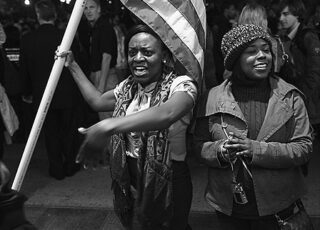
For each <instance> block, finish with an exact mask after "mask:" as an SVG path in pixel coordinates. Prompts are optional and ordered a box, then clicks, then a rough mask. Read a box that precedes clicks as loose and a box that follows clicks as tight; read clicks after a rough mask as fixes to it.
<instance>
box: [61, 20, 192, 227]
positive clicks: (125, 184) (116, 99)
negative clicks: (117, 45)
mask: <svg viewBox="0 0 320 230" xmlns="http://www.w3.org/2000/svg"><path fill="white" fill-rule="evenodd" d="M126 52H127V54H128V64H129V68H130V71H131V75H130V76H129V77H128V78H127V79H125V80H124V81H122V82H121V83H120V84H119V85H118V86H116V88H115V89H113V90H110V91H108V92H105V93H101V92H99V91H98V90H97V89H96V88H95V87H94V86H93V85H92V84H91V83H90V81H89V80H88V79H87V77H86V76H85V75H84V73H83V72H82V71H81V69H80V67H79V65H78V64H77V63H76V62H75V61H74V60H73V58H72V55H67V60H66V66H68V68H69V70H70V72H71V73H72V75H73V78H74V80H75V82H76V83H77V85H78V86H79V88H80V91H81V92H82V95H83V96H84V98H85V99H86V101H87V102H88V103H89V104H90V105H91V107H92V108H93V109H95V110H96V111H114V112H113V117H112V118H108V119H105V120H102V121H100V122H98V123H97V124H95V125H93V126H91V127H89V128H80V129H79V132H80V133H82V134H83V135H85V139H84V142H83V144H82V147H81V149H80V151H79V154H78V157H77V160H78V161H79V162H81V163H82V164H83V166H84V167H85V168H87V167H96V166H97V165H98V163H99V162H100V160H101V158H102V156H103V152H104V150H105V148H106V140H107V138H108V137H110V136H111V139H112V150H111V152H112V154H111V158H110V169H111V177H112V181H113V182H112V189H113V192H114V208H115V211H116V213H117V214H118V216H119V218H120V220H121V222H122V224H123V225H124V226H125V227H126V228H127V229H152V230H154V229H155V230H156V229H174V230H180V229H181V230H185V229H190V227H189V226H188V215H189V211H190V207H191V200H192V183H191V177H190V173H189V169H188V166H187V164H186V162H185V158H186V130H187V127H188V125H189V123H190V120H191V117H192V109H193V107H194V105H195V101H196V98H197V86H196V84H195V82H194V80H193V79H192V78H190V77H189V76H187V75H180V76H178V75H176V74H175V70H174V68H173V59H172V54H171V53H170V51H169V50H168V48H167V47H166V46H165V45H164V43H163V42H162V41H161V39H160V38H159V37H158V35H157V34H156V33H155V32H154V31H153V30H151V29H150V28H149V27H148V26H146V25H142V24H141V25H136V26H134V27H133V28H132V29H131V30H130V31H129V33H128V35H127V38H126Z"/></svg>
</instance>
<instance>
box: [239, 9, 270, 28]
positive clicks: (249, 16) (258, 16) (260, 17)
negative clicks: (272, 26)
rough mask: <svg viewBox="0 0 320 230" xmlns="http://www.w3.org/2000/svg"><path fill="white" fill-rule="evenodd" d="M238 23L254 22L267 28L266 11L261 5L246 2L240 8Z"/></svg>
mask: <svg viewBox="0 0 320 230" xmlns="http://www.w3.org/2000/svg"><path fill="white" fill-rule="evenodd" d="M238 24H239V25H243V24H254V25H257V26H260V27H262V28H263V29H265V30H268V20H267V11H266V9H265V8H264V7H263V6H262V5H259V4H256V3H251V4H247V5H245V6H244V7H243V8H242V11H241V14H240V16H239V19H238Z"/></svg>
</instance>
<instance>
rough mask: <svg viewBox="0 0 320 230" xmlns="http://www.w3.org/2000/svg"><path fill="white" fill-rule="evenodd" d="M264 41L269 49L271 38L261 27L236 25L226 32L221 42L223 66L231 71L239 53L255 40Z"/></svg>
mask: <svg viewBox="0 0 320 230" xmlns="http://www.w3.org/2000/svg"><path fill="white" fill-rule="evenodd" d="M259 38H262V39H264V40H266V41H267V42H268V43H269V45H270V48H271V37H270V35H269V34H268V32H267V31H265V30H264V29H263V28H262V27H260V26H256V25H253V24H244V25H238V26H236V27H234V28H233V29H231V30H230V31H229V32H227V33H226V34H225V35H224V36H223V38H222V42H221V51H222V54H223V56H224V66H225V68H226V69H227V70H232V68H233V65H234V63H235V61H236V60H237V59H238V57H239V56H240V55H241V53H242V52H243V51H244V50H245V49H246V48H247V47H248V46H249V45H250V43H251V42H253V41H255V40H256V39H259Z"/></svg>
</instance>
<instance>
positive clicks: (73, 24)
mask: <svg viewBox="0 0 320 230" xmlns="http://www.w3.org/2000/svg"><path fill="white" fill-rule="evenodd" d="M86 1H87V0H76V2H75V5H74V7H73V10H72V14H71V16H70V19H69V22H68V25H67V28H66V31H65V33H64V35H63V38H62V42H61V45H60V47H59V51H58V52H59V53H61V52H64V51H68V50H69V49H70V47H71V44H72V41H73V38H74V36H75V33H76V31H77V28H78V25H79V22H80V19H81V16H82V13H83V10H84V7H85V5H86ZM52 58H53V57H52ZM64 62H65V58H62V57H59V56H58V57H57V59H56V60H55V62H54V65H53V67H52V70H51V73H50V76H49V79H48V83H47V86H46V89H45V91H44V93H43V96H42V99H41V102H40V105H39V109H38V111H37V115H36V118H35V120H34V122H33V125H32V129H31V132H30V134H29V138H28V141H27V144H26V146H25V149H24V152H23V155H22V158H21V161H20V164H19V167H18V170H17V173H16V176H15V178H14V181H13V184H12V187H11V188H12V189H13V190H16V191H19V190H20V188H21V185H22V182H23V179H24V176H25V174H26V171H27V168H28V166H29V163H30V159H31V157H32V154H33V151H34V148H35V146H36V143H37V140H38V137H39V134H40V131H41V128H42V125H43V122H44V120H45V117H46V114H47V112H48V109H49V106H50V103H51V100H52V97H53V94H54V91H55V89H56V87H57V84H58V81H59V78H60V75H61V72H62V69H63V67H64Z"/></svg>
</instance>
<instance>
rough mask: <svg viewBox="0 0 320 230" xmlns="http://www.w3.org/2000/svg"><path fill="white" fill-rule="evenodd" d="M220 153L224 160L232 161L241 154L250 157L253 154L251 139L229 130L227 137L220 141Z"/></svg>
mask: <svg viewBox="0 0 320 230" xmlns="http://www.w3.org/2000/svg"><path fill="white" fill-rule="evenodd" d="M221 153H222V154H223V159H225V161H227V160H228V161H234V160H235V159H236V158H237V157H241V156H243V157H246V158H249V159H251V158H252V155H253V151H252V140H251V139H249V138H247V137H243V136H241V135H239V134H235V133H233V132H230V133H229V138H228V139H227V140H226V141H224V142H223V143H222V146H221Z"/></svg>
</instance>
